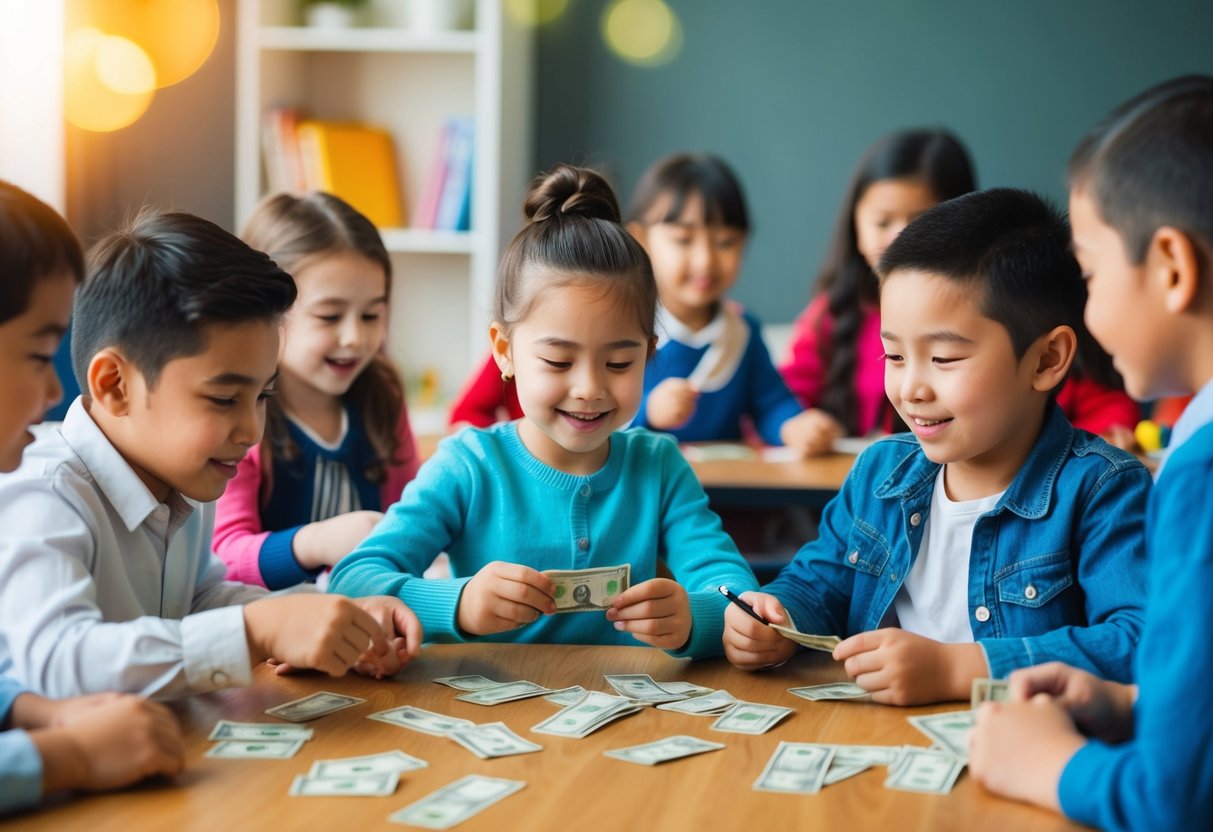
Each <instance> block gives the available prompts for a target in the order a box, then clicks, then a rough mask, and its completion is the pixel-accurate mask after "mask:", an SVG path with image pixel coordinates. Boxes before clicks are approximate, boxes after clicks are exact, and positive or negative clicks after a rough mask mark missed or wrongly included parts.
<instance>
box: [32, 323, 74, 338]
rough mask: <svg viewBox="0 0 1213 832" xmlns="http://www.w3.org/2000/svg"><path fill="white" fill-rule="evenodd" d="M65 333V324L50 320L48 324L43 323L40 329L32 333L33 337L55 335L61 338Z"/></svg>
mask: <svg viewBox="0 0 1213 832" xmlns="http://www.w3.org/2000/svg"><path fill="white" fill-rule="evenodd" d="M66 334H67V327H66V326H64V325H63V324H58V323H55V322H53V321H52V322H51V323H49V324H45V325H44V326H43V327H42V328H41V329H39V330H38V331H37V332H35V333H34V334H33V337H34V338H45V337H46V336H47V335H55V336H58V337H60V338H62V337H63V336H64V335H66Z"/></svg>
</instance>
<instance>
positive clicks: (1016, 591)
mask: <svg viewBox="0 0 1213 832" xmlns="http://www.w3.org/2000/svg"><path fill="white" fill-rule="evenodd" d="M1073 583H1074V575H1073V570H1072V564H1071V563H1070V553H1069V551H1063V552H1054V553H1052V554H1048V555H1040V556H1039V557H1034V558H1029V559H1028V560H1021V561H1019V562H1018V563H1013V564H1011V565H1010V566H1008V567H1006V568H1005V569H1002V570H1000V571H999V573H998V574H997V575H995V576H994V584H995V585H996V586H997V587H998V600H999V601H1001V602H1003V603H1006V604H1016V605H1018V606H1021V607H1029V608H1032V609H1038V608H1040V607H1043V606H1044V605H1045V604H1047V603H1049V601H1051V600H1052V599H1053V598H1055V597H1056V596H1057V594H1058V593H1060V592H1061V591H1062V590H1064V589H1065V588H1066V587H1068V586H1070V585H1071V584H1073Z"/></svg>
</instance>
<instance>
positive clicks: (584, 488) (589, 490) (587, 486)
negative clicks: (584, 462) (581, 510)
mask: <svg viewBox="0 0 1213 832" xmlns="http://www.w3.org/2000/svg"><path fill="white" fill-rule="evenodd" d="M577 491H578V493H580V494H581V496H582V497H588V496H590V494H591V493H593V491H594V489H592V488H590V484H589V483H588V482H587V483H585V484H583V485H582V486H581V488H579V489H577Z"/></svg>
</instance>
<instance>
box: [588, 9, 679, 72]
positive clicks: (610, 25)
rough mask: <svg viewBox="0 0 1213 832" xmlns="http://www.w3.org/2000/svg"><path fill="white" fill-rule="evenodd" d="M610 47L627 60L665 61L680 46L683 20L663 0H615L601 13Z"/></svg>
mask: <svg viewBox="0 0 1213 832" xmlns="http://www.w3.org/2000/svg"><path fill="white" fill-rule="evenodd" d="M602 35H603V38H605V40H606V43H607V46H608V47H610V49H611V51H612V52H614V53H615V54H616V55H618V56H619V57H620V58H622V59H623V60H625V61H628V62H629V63H634V64H639V65H641V66H655V65H657V64H663V63H667V62H668V61H670V60H671V59H673V57H674V56H675V55H677V54H678V50H679V49H680V48H681V47H682V24H681V22H679V20H678V16H677V15H676V14H674V11H673V10H672V9H671V8H670V7H669V6H668V5H666V3H665V2H664V0H614V1H613V2H612V3H611V4H610V5H609V6H607V8H606V10H605V11H604V12H603V15H602Z"/></svg>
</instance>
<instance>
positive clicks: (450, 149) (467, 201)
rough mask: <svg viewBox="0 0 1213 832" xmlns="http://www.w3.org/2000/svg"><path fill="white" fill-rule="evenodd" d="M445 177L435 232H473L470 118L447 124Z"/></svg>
mask: <svg viewBox="0 0 1213 832" xmlns="http://www.w3.org/2000/svg"><path fill="white" fill-rule="evenodd" d="M446 132H447V134H448V135H447V139H446V154H445V158H446V165H445V168H446V175H445V177H444V179H443V183H442V193H441V194H440V195H439V197H438V210H437V212H436V214H435V217H434V228H436V229H438V230H440V231H467V230H469V229H470V228H471V225H472V224H471V207H472V156H473V153H474V150H475V130H474V123H473V121H472V119H470V118H452V119H450V120H449V121H448V122H447V130H446Z"/></svg>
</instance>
